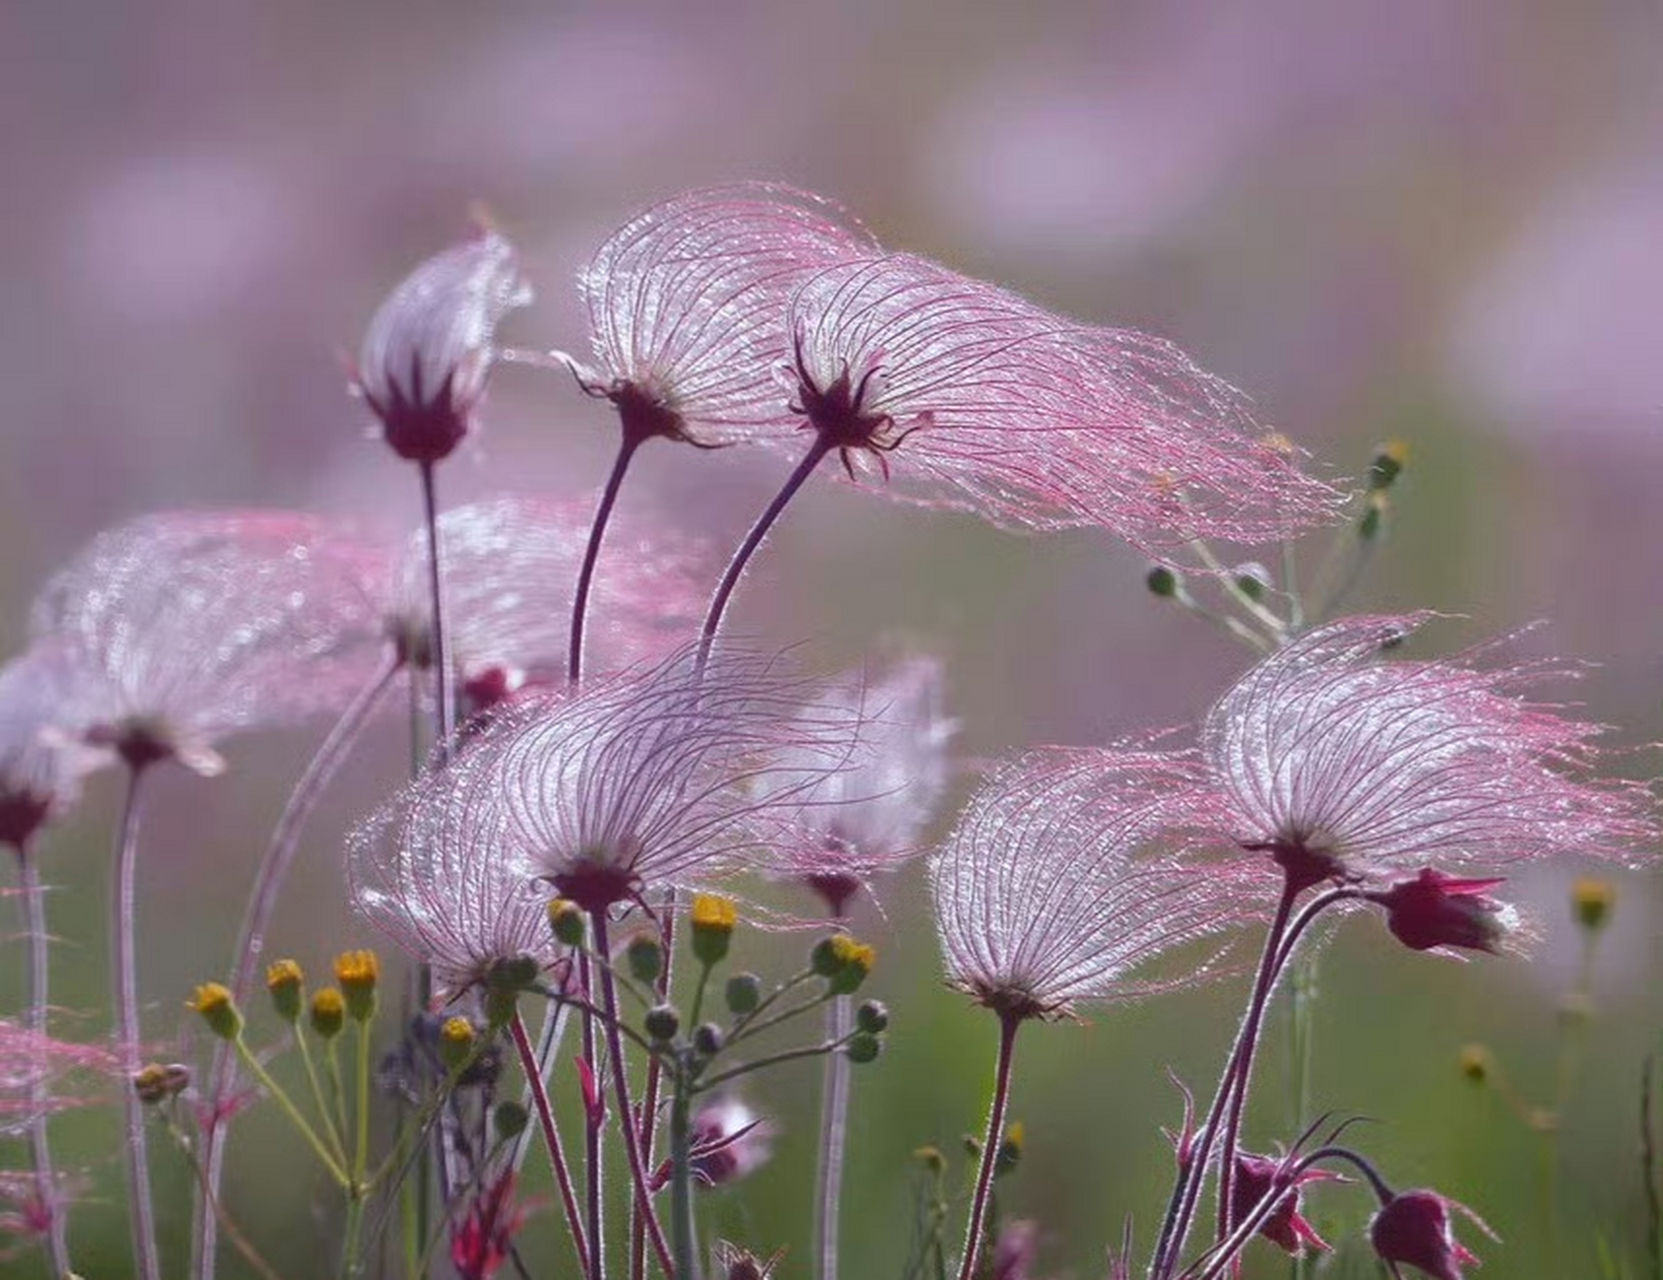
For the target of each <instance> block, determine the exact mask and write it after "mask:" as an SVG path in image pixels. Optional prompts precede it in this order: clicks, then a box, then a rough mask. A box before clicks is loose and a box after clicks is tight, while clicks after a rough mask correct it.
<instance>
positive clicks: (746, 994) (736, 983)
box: [725, 973, 762, 1014]
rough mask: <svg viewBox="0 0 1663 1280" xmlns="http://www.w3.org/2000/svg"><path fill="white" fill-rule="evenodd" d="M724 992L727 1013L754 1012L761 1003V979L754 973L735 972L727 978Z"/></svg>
mask: <svg viewBox="0 0 1663 1280" xmlns="http://www.w3.org/2000/svg"><path fill="white" fill-rule="evenodd" d="M725 994H726V996H727V1002H728V1012H729V1013H737V1014H746V1013H754V1012H755V1011H756V1007H757V1006H758V1005H759V1004H761V1003H762V979H761V978H759V977H757V976H756V974H754V973H736V974H734V975H733V977H731V978H729V979H728V985H727V989H726V992H725Z"/></svg>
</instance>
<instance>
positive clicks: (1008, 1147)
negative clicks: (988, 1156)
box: [993, 1121, 1026, 1178]
mask: <svg viewBox="0 0 1663 1280" xmlns="http://www.w3.org/2000/svg"><path fill="white" fill-rule="evenodd" d="M1025 1137H1026V1132H1025V1130H1024V1129H1023V1128H1022V1122H1021V1121H1017V1123H1015V1124H1013V1125H1012V1126H1011V1127H1010V1128H1009V1129H1006V1130H1005V1140H1004V1141H1003V1142H1001V1143H1000V1144H999V1152H998V1154H997V1155H996V1156H995V1157H994V1159H993V1176H994V1177H996V1178H997V1177H1000V1176H1002V1175H1004V1174H1008V1173H1014V1172H1015V1171H1016V1166H1017V1165H1018V1164H1020V1163H1021V1162H1022V1143H1023V1140H1024V1138H1025Z"/></svg>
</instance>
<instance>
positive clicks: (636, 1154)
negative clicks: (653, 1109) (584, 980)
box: [589, 910, 688, 1280]
mask: <svg viewBox="0 0 1663 1280" xmlns="http://www.w3.org/2000/svg"><path fill="white" fill-rule="evenodd" d="M589 919H590V922H591V923H592V925H593V926H594V930H595V952H596V954H597V955H598V956H599V957H600V963H599V964H597V966H596V967H597V968H598V969H599V970H600V979H601V995H602V997H603V999H604V1007H605V1009H606V1016H607V1017H608V1019H610V1020H611V1021H609V1022H608V1023H607V1024H606V1032H607V1057H609V1058H610V1059H611V1060H612V1088H613V1092H614V1093H615V1094H616V1095H617V1100H618V1128H619V1129H620V1130H621V1131H622V1132H623V1135H624V1154H625V1156H626V1157H627V1158H628V1159H629V1176H630V1180H631V1181H632V1182H633V1183H634V1184H635V1206H636V1212H637V1213H639V1214H640V1215H641V1217H642V1218H644V1219H645V1220H646V1223H647V1235H648V1237H649V1238H650V1239H651V1241H652V1247H653V1252H654V1253H655V1254H657V1255H658V1264H659V1266H661V1267H663V1268H664V1270H665V1272H666V1274H668V1275H671V1276H673V1277H675V1280H688V1278H687V1277H683V1276H677V1275H676V1273H675V1271H674V1263H673V1261H672V1259H671V1257H670V1246H669V1244H668V1243H667V1242H666V1241H665V1239H664V1229H663V1228H662V1227H661V1226H659V1224H658V1215H657V1214H656V1213H654V1212H653V1203H652V1193H651V1192H650V1191H649V1190H648V1189H647V1170H646V1167H645V1165H644V1163H643V1161H642V1158H641V1144H640V1143H639V1142H638V1141H637V1140H636V1132H635V1121H634V1112H633V1111H632V1110H631V1108H630V1105H629V1077H628V1075H627V1074H626V1073H625V1071H624V1045H623V1039H622V1037H620V1036H619V1035H618V1030H617V1027H616V1026H614V1025H613V1023H615V1022H616V1021H617V1018H618V984H617V983H616V982H615V981H614V980H613V977H612V966H611V965H609V964H607V963H606V957H607V956H609V955H611V954H612V948H611V946H610V945H609V943H608V941H607V936H606V912H605V911H604V910H599V911H591V912H590V913H589Z"/></svg>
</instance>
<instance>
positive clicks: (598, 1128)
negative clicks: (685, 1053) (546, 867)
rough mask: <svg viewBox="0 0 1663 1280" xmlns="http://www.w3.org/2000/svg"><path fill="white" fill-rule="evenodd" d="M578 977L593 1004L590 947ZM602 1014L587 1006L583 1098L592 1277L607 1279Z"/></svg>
mask: <svg viewBox="0 0 1663 1280" xmlns="http://www.w3.org/2000/svg"><path fill="white" fill-rule="evenodd" d="M577 965H578V968H577V972H578V981H579V982H580V983H581V984H582V986H583V995H584V999H585V1000H586V1001H587V1002H589V1003H590V1004H591V1005H592V1004H593V1002H594V999H595V994H594V992H595V989H594V987H593V985H592V979H593V975H594V968H595V967H594V963H593V962H592V961H591V959H590V957H589V952H588V951H587V950H585V951H580V952H579V953H578V959H577ZM599 1022H600V1018H599V1017H598V1016H597V1015H596V1013H595V1012H594V1010H593V1009H585V1011H584V1014H583V1061H584V1062H585V1063H586V1064H588V1067H589V1079H590V1081H591V1084H590V1087H591V1088H592V1089H593V1090H594V1091H595V1105H594V1106H593V1107H591V1106H590V1105H589V1099H588V1098H587V1097H585V1098H584V1100H583V1155H584V1165H583V1179H584V1188H583V1190H584V1207H585V1210H586V1212H587V1214H588V1219H587V1222H588V1226H587V1230H588V1234H589V1280H606V1238H605V1236H604V1234H603V1227H604V1224H605V1200H604V1193H605V1179H604V1177H603V1176H602V1175H603V1173H604V1170H603V1169H602V1166H601V1160H602V1158H603V1156H604V1154H605V1150H606V1148H605V1145H604V1143H603V1142H602V1137H603V1131H602V1125H603V1124H604V1122H605V1119H606V1117H605V1114H604V1111H605V1103H604V1102H603V1101H602V1097H603V1090H602V1088H601V1085H600V1079H599V1076H600V1061H599V1059H598V1058H597V1057H596V1053H597V1050H598V1049H599V1046H600V1037H598V1036H597V1035H596V1034H595V1027H596V1025H597V1024H598V1023H599Z"/></svg>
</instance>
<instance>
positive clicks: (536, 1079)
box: [508, 1011, 589, 1276]
mask: <svg viewBox="0 0 1663 1280" xmlns="http://www.w3.org/2000/svg"><path fill="white" fill-rule="evenodd" d="M508 1030H509V1034H510V1035H512V1036H513V1038H514V1048H515V1050H516V1051H518V1053H519V1055H520V1068H521V1070H523V1071H524V1072H525V1078H526V1084H527V1085H528V1086H529V1087H530V1089H531V1099H532V1102H533V1103H534V1104H535V1105H536V1108H537V1119H538V1121H539V1122H540V1123H541V1124H542V1126H543V1140H544V1141H545V1142H546V1143H548V1148H549V1161H550V1163H551V1164H552V1165H553V1166H554V1181H555V1184H556V1185H557V1186H558V1187H559V1188H560V1204H561V1207H562V1208H564V1209H565V1211H566V1226H567V1228H568V1229H569V1230H570V1231H571V1233H572V1245H573V1247H574V1248H576V1250H577V1263H578V1269H579V1270H580V1271H581V1272H582V1274H583V1275H584V1276H588V1274H589V1247H588V1245H587V1244H586V1243H585V1242H584V1239H583V1220H582V1217H583V1215H582V1214H581V1213H580V1212H579V1211H578V1206H577V1194H576V1192H575V1191H574V1190H573V1189H572V1175H571V1172H570V1170H568V1169H567V1167H566V1152H565V1150H564V1148H562V1147H561V1145H560V1131H559V1130H558V1129H556V1128H555V1124H554V1112H553V1110H552V1109H551V1108H550V1107H549V1094H548V1090H547V1089H545V1088H544V1087H543V1064H542V1061H541V1060H540V1059H539V1057H538V1056H537V1052H536V1051H535V1050H534V1049H533V1048H532V1047H531V1037H530V1036H528V1035H527V1034H526V1030H525V1019H524V1018H522V1017H520V1015H519V1013H518V1012H517V1011H516V1012H515V1014H514V1020H513V1021H512V1022H510V1023H509V1024H508Z"/></svg>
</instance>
